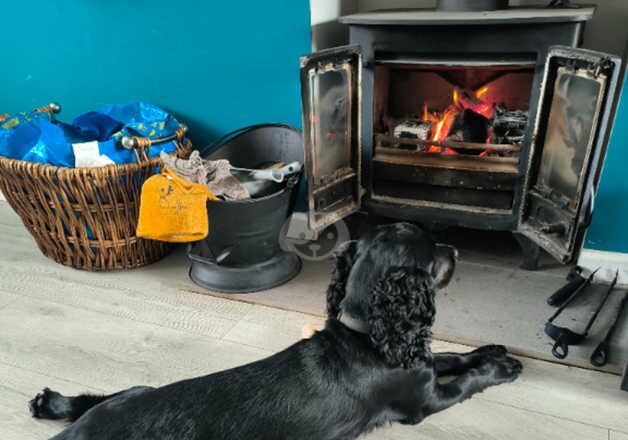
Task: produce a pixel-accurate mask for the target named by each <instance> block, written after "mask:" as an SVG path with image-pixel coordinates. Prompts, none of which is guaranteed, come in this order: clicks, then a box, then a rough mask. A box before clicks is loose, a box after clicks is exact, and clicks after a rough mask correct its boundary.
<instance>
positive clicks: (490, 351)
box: [473, 345, 508, 359]
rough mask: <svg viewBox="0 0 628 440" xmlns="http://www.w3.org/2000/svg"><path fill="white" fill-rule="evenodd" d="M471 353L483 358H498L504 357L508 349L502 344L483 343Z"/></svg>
mask: <svg viewBox="0 0 628 440" xmlns="http://www.w3.org/2000/svg"><path fill="white" fill-rule="evenodd" d="M473 353H474V354H476V355H478V356H482V357H483V358H491V359H499V358H503V357H506V355H507V354H508V350H507V349H506V347H504V346H503V345H485V346H483V347H480V348H478V349H476V350H475V351H474V352H473Z"/></svg>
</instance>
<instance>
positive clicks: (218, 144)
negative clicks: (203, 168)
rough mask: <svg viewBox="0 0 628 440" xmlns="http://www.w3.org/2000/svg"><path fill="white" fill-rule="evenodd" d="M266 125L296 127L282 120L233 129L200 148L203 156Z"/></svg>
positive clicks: (292, 128)
mask: <svg viewBox="0 0 628 440" xmlns="http://www.w3.org/2000/svg"><path fill="white" fill-rule="evenodd" d="M266 127H278V128H289V129H291V130H294V127H292V126H290V125H288V124H284V123H281V122H267V123H263V124H254V125H249V126H247V127H242V128H238V129H237V130H233V131H232V132H229V133H227V134H225V135H223V136H221V137H219V138H218V139H216V140H215V141H213V142H212V143H210V144H209V145H207V146H205V147H204V148H203V149H200V150H199V151H200V153H201V156H203V157H207V156H209V155H210V154H212V153H213V152H214V151H216V150H218V149H219V148H220V147H221V146H223V145H224V144H226V143H227V142H229V141H231V140H233V139H235V138H237V137H238V136H242V135H243V134H246V133H248V132H249V131H252V130H256V129H258V128H266Z"/></svg>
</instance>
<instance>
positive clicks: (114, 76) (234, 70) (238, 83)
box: [0, 0, 310, 147]
mask: <svg viewBox="0 0 628 440" xmlns="http://www.w3.org/2000/svg"><path fill="white" fill-rule="evenodd" d="M1 16H2V25H1V26H0V28H1V32H2V35H3V39H2V40H3V43H2V50H1V51H0V57H1V60H2V61H1V62H0V66H1V67H0V113H12V112H16V111H22V110H29V109H32V108H35V107H38V106H40V105H42V104H46V103H48V102H50V101H57V102H59V103H60V104H61V105H62V106H63V113H62V115H61V116H62V119H64V120H69V119H71V118H72V117H74V116H76V115H77V114H80V113H82V112H85V111H88V110H91V109H93V108H96V107H98V106H100V105H102V104H107V103H114V102H126V101H131V100H138V99H142V100H146V101H149V102H152V103H154V104H157V105H160V106H162V107H164V108H165V109H167V110H170V111H172V112H173V113H175V114H176V115H177V116H178V117H179V118H180V119H181V120H182V121H183V122H185V123H187V124H188V125H189V126H190V128H191V138H192V140H193V141H195V143H197V145H198V146H199V147H200V146H203V145H205V144H206V143H208V142H209V141H210V140H211V139H212V138H215V137H217V136H218V135H220V134H224V133H225V132H227V131H231V130H233V129H235V128H238V127H241V126H244V125H249V124H253V123H259V122H286V123H289V124H292V125H295V126H298V127H300V125H301V113H300V96H299V56H300V55H303V54H305V53H308V52H309V51H310V16H309V2H308V1H306V0H264V1H263V0H241V1H238V0H178V1H174V0H20V1H14V2H9V3H7V4H6V5H3V6H2V13H1Z"/></svg>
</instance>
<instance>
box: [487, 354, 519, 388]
mask: <svg viewBox="0 0 628 440" xmlns="http://www.w3.org/2000/svg"><path fill="white" fill-rule="evenodd" d="M522 371H523V365H522V364H521V362H520V361H519V360H517V359H515V358H511V357H509V356H505V357H504V358H502V359H496V360H495V370H494V374H495V378H496V379H497V380H498V381H500V382H512V381H514V380H515V379H517V378H518V377H519V375H520V374H521V372H522Z"/></svg>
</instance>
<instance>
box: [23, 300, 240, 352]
mask: <svg viewBox="0 0 628 440" xmlns="http://www.w3.org/2000/svg"><path fill="white" fill-rule="evenodd" d="M23 298H26V299H29V300H31V301H35V300H37V301H45V302H48V303H51V304H56V305H61V306H64V307H70V308H72V309H75V310H83V311H88V312H91V313H97V314H99V315H102V316H107V317H113V318H118V319H122V320H127V321H131V322H136V323H140V324H145V325H151V326H154V327H157V328H166V329H170V330H174V331H178V332H181V333H185V334H188V335H193V336H196V337H203V338H210V339H213V340H215V341H219V340H220V339H221V338H223V337H224V336H225V335H226V334H227V333H228V332H229V331H231V330H232V329H233V328H234V327H235V326H236V325H237V323H238V321H236V320H233V319H229V318H220V319H223V320H225V321H230V322H232V323H233V325H232V326H231V327H230V328H229V330H228V331H226V332H225V335H221V336H220V337H216V336H210V335H206V334H201V333H199V332H194V331H191V330H188V329H186V328H185V327H174V326H168V325H163V324H159V323H157V322H154V321H144V320H141V319H136V318H132V317H129V316H127V315H118V314H114V313H108V312H104V311H101V310H95V309H90V308H86V307H79V306H77V305H74V304H69V303H65V302H61V301H54V300H51V299H45V300H44V299H41V298H36V297H30V296H28V295H22V296H21V298H18V299H16V300H15V301H18V300H19V299H23Z"/></svg>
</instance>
